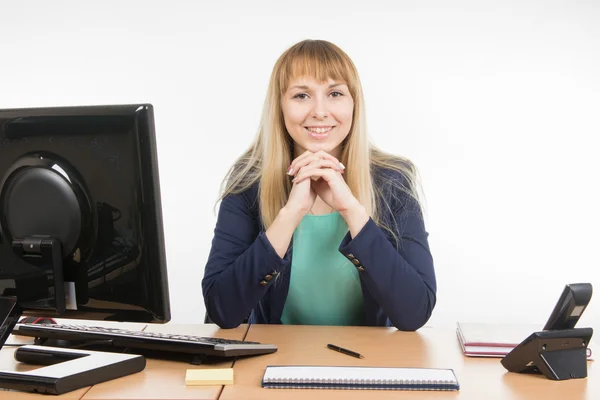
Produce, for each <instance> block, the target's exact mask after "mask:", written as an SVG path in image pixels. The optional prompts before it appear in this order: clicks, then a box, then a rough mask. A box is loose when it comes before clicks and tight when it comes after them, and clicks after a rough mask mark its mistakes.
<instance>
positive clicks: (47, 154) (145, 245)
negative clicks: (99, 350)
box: [0, 104, 170, 322]
mask: <svg viewBox="0 0 600 400" xmlns="http://www.w3.org/2000/svg"><path fill="white" fill-rule="evenodd" d="M154 134H155V133H154V116H153V108H152V106H151V105H149V104H137V105H118V106H116V105H113V106H88V107H57V108H35V109H33V108H32V109H12V110H0V296H8V297H13V298H16V299H17V302H18V304H19V306H20V307H21V309H22V310H24V313H25V314H28V315H45V316H57V315H61V316H63V317H65V318H84V319H103V320H113V321H132V322H166V321H168V320H169V319H170V309H169V293H168V284H167V272H166V261H165V250H164V239H163V226H162V213H161V201H160V188H159V178H158V165H157V154H156V144H155V136H154Z"/></svg>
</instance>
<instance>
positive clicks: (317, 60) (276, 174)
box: [219, 40, 419, 242]
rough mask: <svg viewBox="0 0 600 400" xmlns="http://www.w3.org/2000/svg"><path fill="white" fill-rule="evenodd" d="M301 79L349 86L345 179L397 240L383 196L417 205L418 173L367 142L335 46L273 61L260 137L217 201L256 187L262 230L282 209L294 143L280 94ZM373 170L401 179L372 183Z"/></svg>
mask: <svg viewBox="0 0 600 400" xmlns="http://www.w3.org/2000/svg"><path fill="white" fill-rule="evenodd" d="M302 76H309V77H313V78H314V79H316V80H317V81H319V82H325V81H327V80H328V79H333V80H335V81H343V82H345V83H346V85H347V86H348V89H349V91H350V94H351V96H352V99H353V100H354V114H353V121H352V126H351V128H350V132H349V134H348V136H347V137H346V139H345V140H344V141H343V142H342V144H341V146H342V151H341V157H340V161H341V162H342V163H343V164H344V165H346V166H349V167H347V168H346V171H345V173H344V177H345V179H346V183H347V184H348V186H349V187H350V189H351V191H352V193H353V194H354V196H355V197H356V198H357V199H358V201H359V202H360V203H361V204H362V205H363V206H364V207H365V208H366V210H367V212H368V213H369V215H370V216H371V217H372V218H373V220H374V221H375V222H376V223H377V224H378V225H379V226H381V227H383V228H384V229H386V230H387V231H388V232H390V233H391V234H392V236H393V237H394V238H395V239H396V242H397V240H398V238H397V237H396V235H395V234H394V232H393V230H392V229H391V228H392V227H391V226H390V224H392V223H393V224H395V221H383V219H382V211H383V210H382V209H381V207H385V208H388V209H390V210H388V213H386V214H387V215H390V214H391V213H390V212H389V211H391V208H392V207H393V205H392V204H393V203H392V201H393V200H394V199H388V198H386V196H389V195H390V194H391V195H392V196H397V195H399V194H400V192H404V193H406V194H408V195H409V196H410V198H412V199H414V200H415V201H416V202H417V204H418V202H419V190H418V187H419V186H418V178H417V171H416V169H415V167H414V165H413V164H412V162H410V161H409V160H408V159H405V158H403V157H397V156H393V155H391V154H387V153H385V152H383V151H381V150H379V149H377V148H376V147H375V146H373V145H372V144H371V143H370V142H369V139H368V136H367V132H366V125H365V107H364V100H363V92H362V87H361V84H360V80H359V77H358V72H357V70H356V67H355V66H354V63H353V62H352V60H351V59H350V57H348V55H347V54H346V53H344V52H343V51H342V50H341V49H340V48H339V47H337V46H336V45H334V44H332V43H330V42H327V41H324V40H304V41H302V42H299V43H297V44H295V45H294V46H292V47H290V48H289V49H288V50H286V51H285V52H284V53H283V54H282V55H281V56H280V57H279V59H278V60H277V62H276V63H275V66H274V68H273V72H272V74H271V78H270V81H269V87H268V90H267V97H266V99H265V102H264V106H263V113H262V118H261V122H260V126H259V129H258V134H257V136H256V138H255V139H254V141H253V143H252V145H251V146H250V148H249V149H248V150H247V151H246V152H245V153H244V154H243V155H242V156H241V157H240V158H239V159H238V160H237V161H236V162H235V163H234V165H233V166H232V167H231V169H230V170H229V172H228V173H227V175H226V176H225V179H224V180H223V184H222V186H221V189H222V190H221V193H222V194H221V196H220V198H219V200H221V199H223V198H224V197H226V196H227V195H229V194H234V193H241V192H243V191H245V190H247V189H249V188H250V187H252V186H253V185H255V184H256V183H259V208H260V217H261V220H262V224H263V226H264V228H265V229H266V228H268V227H269V226H270V225H271V224H272V223H273V221H274V220H275V217H276V216H277V214H278V213H279V211H280V210H281V208H282V207H283V206H285V204H286V202H287V199H288V196H289V193H290V191H291V188H292V184H291V180H290V179H289V177H288V176H287V175H286V169H287V167H288V166H289V165H290V163H291V162H292V156H293V141H292V139H291V137H290V135H289V134H288V133H287V130H286V128H285V124H284V120H283V112H282V109H281V96H282V95H283V94H284V93H285V92H286V91H287V89H288V87H289V84H290V82H291V81H293V80H294V79H295V78H297V77H302ZM374 168H383V169H387V170H390V171H396V172H398V173H400V174H401V177H402V178H403V179H398V177H397V176H396V177H394V176H393V174H392V175H389V174H386V176H387V177H386V176H378V177H379V178H380V180H378V181H377V182H376V184H374V182H373V177H372V169H374ZM390 189H392V190H390ZM394 189H395V190H394Z"/></svg>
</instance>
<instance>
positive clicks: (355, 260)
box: [352, 258, 360, 265]
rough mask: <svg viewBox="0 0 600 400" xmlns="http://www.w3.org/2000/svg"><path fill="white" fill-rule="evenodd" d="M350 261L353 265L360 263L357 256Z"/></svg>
mask: <svg viewBox="0 0 600 400" xmlns="http://www.w3.org/2000/svg"><path fill="white" fill-rule="evenodd" d="M352 263H353V264H354V265H358V264H360V261H358V258H355V259H353V260H352Z"/></svg>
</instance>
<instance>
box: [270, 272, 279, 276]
mask: <svg viewBox="0 0 600 400" xmlns="http://www.w3.org/2000/svg"><path fill="white" fill-rule="evenodd" d="M271 275H273V276H277V275H279V272H277V271H273V272H271Z"/></svg>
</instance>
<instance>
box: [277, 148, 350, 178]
mask: <svg viewBox="0 0 600 400" xmlns="http://www.w3.org/2000/svg"><path fill="white" fill-rule="evenodd" d="M320 160H326V161H330V162H331V163H332V164H331V165H328V166H329V167H330V168H333V169H336V170H339V171H343V170H344V168H345V167H344V164H342V163H341V162H339V161H338V159H337V158H335V157H334V156H332V155H331V154H329V153H327V152H325V151H323V150H319V151H318V152H316V153H310V152H309V154H307V153H304V154H303V155H302V156H300V157H298V158H296V160H294V162H292V165H291V166H290V168H289V169H288V171H287V174H288V175H290V176H293V175H295V174H297V172H298V171H299V170H300V169H301V168H303V167H305V166H307V165H309V164H311V163H314V162H318V161H320Z"/></svg>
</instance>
